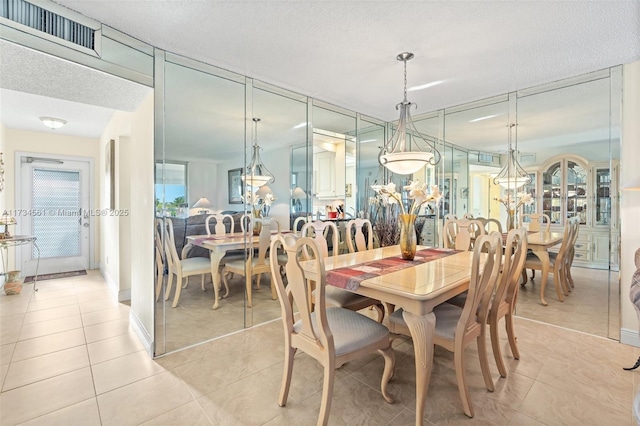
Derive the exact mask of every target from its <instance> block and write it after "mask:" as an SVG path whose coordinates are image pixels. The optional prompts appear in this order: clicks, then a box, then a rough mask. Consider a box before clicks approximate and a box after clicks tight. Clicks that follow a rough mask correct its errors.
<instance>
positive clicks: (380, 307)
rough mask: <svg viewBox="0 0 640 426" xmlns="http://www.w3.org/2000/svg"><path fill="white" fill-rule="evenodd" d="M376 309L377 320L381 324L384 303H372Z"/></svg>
mask: <svg viewBox="0 0 640 426" xmlns="http://www.w3.org/2000/svg"><path fill="white" fill-rule="evenodd" d="M373 308H375V310H376V311H378V322H379V323H380V324H382V321H383V320H384V305H383V304H382V303H378V304H377V305H373Z"/></svg>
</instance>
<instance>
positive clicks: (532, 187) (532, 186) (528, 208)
mask: <svg viewBox="0 0 640 426" xmlns="http://www.w3.org/2000/svg"><path fill="white" fill-rule="evenodd" d="M528 175H529V177H530V178H531V183H529V184H527V185H524V186H523V187H522V193H523V194H531V198H532V199H533V203H531V204H524V205H523V206H522V213H523V214H532V213H535V212H536V203H537V200H538V194H537V191H536V184H537V180H536V174H535V173H528Z"/></svg>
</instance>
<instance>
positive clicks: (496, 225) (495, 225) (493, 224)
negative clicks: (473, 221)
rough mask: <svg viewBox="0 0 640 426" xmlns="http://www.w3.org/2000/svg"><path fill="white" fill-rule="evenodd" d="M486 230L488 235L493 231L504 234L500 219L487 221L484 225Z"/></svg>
mask: <svg viewBox="0 0 640 426" xmlns="http://www.w3.org/2000/svg"><path fill="white" fill-rule="evenodd" d="M484 230H485V231H486V233H487V234H488V233H489V232H491V231H496V232H499V233H500V234H502V223H500V221H499V220H498V219H494V218H492V217H490V218H488V219H486V223H485V224H484Z"/></svg>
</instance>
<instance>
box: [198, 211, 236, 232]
mask: <svg viewBox="0 0 640 426" xmlns="http://www.w3.org/2000/svg"><path fill="white" fill-rule="evenodd" d="M211 219H213V220H214V221H215V226H214V231H215V234H216V235H224V234H228V233H231V232H233V217H232V216H231V215H230V214H212V215H209V216H207V220H206V221H205V223H204V227H205V228H206V230H207V235H211V228H210V227H209V221H210V220H211ZM225 220H228V222H229V231H228V232H227V226H226V225H225V224H224V221H225Z"/></svg>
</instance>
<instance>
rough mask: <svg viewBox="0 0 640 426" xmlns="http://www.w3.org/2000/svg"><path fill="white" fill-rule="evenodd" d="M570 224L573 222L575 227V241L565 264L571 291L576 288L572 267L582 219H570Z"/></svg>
mask: <svg viewBox="0 0 640 426" xmlns="http://www.w3.org/2000/svg"><path fill="white" fill-rule="evenodd" d="M569 222H572V223H573V225H574V226H575V232H574V234H573V236H572V239H573V241H572V242H571V245H570V246H569V254H568V255H567V260H566V264H565V284H566V285H567V290H569V291H571V289H572V288H575V285H574V283H573V277H572V276H571V266H572V265H573V258H574V257H575V254H576V241H577V240H578V234H579V233H580V218H579V217H577V216H574V217H572V218H571V219H569Z"/></svg>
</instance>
